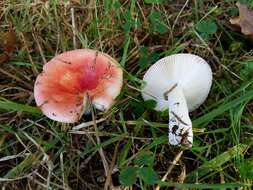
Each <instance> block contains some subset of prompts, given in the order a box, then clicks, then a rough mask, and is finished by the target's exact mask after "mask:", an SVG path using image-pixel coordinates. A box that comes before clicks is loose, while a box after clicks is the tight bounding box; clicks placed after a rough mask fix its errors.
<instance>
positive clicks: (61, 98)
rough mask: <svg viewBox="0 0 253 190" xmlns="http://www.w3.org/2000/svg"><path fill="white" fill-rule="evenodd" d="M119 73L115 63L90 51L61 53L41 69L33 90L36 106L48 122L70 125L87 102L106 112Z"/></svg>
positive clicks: (120, 78) (119, 84) (119, 82)
mask: <svg viewBox="0 0 253 190" xmlns="http://www.w3.org/2000/svg"><path fill="white" fill-rule="evenodd" d="M122 82H123V73H122V70H121V68H120V65H119V64H118V62H117V61H116V60H114V59H113V58H112V57H110V56H109V55H107V54H105V53H101V52H98V51H96V50H91V49H78V50H72V51H67V52H64V53H62V54H60V55H57V56H56V57H54V58H53V59H51V60H50V61H49V62H48V63H46V64H45V65H44V66H43V71H42V73H41V74H39V75H38V77H37V79H36V82H35V86H34V97H35V101H36V104H37V105H38V107H40V109H41V110H42V112H43V113H44V114H45V115H46V116H47V117H49V118H50V119H53V120H56V121H60V122H65V123H74V122H76V121H78V120H79V119H80V117H81V115H82V113H83V112H84V111H86V110H84V109H85V107H87V106H86V105H87V104H88V99H90V100H91V102H92V104H93V105H94V106H95V107H96V108H97V109H99V110H107V109H109V108H110V107H111V105H112V104H113V101H114V99H115V98H116V97H117V96H118V94H119V93H120V90H121V87H122Z"/></svg>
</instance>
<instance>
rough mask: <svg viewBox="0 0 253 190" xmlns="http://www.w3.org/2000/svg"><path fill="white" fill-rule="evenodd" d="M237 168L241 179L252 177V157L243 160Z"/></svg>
mask: <svg viewBox="0 0 253 190" xmlns="http://www.w3.org/2000/svg"><path fill="white" fill-rule="evenodd" d="M238 168H239V171H240V174H241V176H242V178H243V179H253V159H248V160H243V161H242V162H241V163H240V164H239V166H238Z"/></svg>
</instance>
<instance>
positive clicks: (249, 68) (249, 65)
mask: <svg viewBox="0 0 253 190" xmlns="http://www.w3.org/2000/svg"><path fill="white" fill-rule="evenodd" d="M240 76H241V77H243V78H244V79H250V77H252V76H253V61H248V62H245V63H244V66H243V68H242V69H241V70H240Z"/></svg>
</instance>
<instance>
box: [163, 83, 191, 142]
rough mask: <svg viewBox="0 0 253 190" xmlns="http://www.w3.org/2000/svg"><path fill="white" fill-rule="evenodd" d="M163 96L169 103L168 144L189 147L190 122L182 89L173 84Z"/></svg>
mask: <svg viewBox="0 0 253 190" xmlns="http://www.w3.org/2000/svg"><path fill="white" fill-rule="evenodd" d="M164 96H165V97H166V99H167V101H168V104H169V105H168V106H169V144H171V145H179V146H180V145H183V146H187V147H191V146H192V141H193V133H192V122H191V119H190V117H189V111H188V107H187V103H186V99H185V96H184V93H183V89H182V88H181V87H180V86H179V85H178V84H175V85H173V86H172V87H171V88H170V90H169V91H167V92H165V93H164Z"/></svg>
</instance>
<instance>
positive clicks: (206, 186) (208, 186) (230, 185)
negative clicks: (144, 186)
mask: <svg viewBox="0 0 253 190" xmlns="http://www.w3.org/2000/svg"><path fill="white" fill-rule="evenodd" d="M159 185H160V186H161V187H176V188H179V189H186V188H187V189H193V188H196V189H221V188H233V189H234V188H238V187H247V186H248V187H250V185H249V184H242V183H223V184H207V183H202V184H201V183H200V184H191V183H183V184H180V183H170V182H159Z"/></svg>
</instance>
